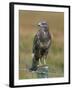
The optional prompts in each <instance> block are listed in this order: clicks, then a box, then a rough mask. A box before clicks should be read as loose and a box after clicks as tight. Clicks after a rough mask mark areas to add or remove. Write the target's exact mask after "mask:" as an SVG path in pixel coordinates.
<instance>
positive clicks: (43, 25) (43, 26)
mask: <svg viewBox="0 0 72 90" xmlns="http://www.w3.org/2000/svg"><path fill="white" fill-rule="evenodd" d="M38 26H39V28H40V30H46V29H48V24H47V22H46V21H40V22H39V23H38Z"/></svg>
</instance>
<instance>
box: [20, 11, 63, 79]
mask: <svg viewBox="0 0 72 90" xmlns="http://www.w3.org/2000/svg"><path fill="white" fill-rule="evenodd" d="M41 20H45V21H46V22H47V23H48V25H49V31H50V33H51V35H52V44H51V48H50V50H49V54H48V58H47V65H48V68H49V70H48V77H49V78H56V77H63V76H64V13H63V12H48V11H47V12H46V11H26V10H20V11H19V79H32V78H34V79H35V78H37V77H36V74H35V73H34V74H32V73H31V72H29V71H28V70H26V69H27V68H29V67H30V66H31V64H32V45H33V39H34V36H35V34H36V32H37V31H38V29H39V28H38V26H37V24H38V22H39V21H41Z"/></svg>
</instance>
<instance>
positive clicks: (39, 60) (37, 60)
mask: <svg viewBox="0 0 72 90" xmlns="http://www.w3.org/2000/svg"><path fill="white" fill-rule="evenodd" d="M38 26H39V30H38V32H37V33H36V35H35V37H34V40H33V48H32V53H33V54H32V67H31V68H30V70H32V71H36V70H37V68H38V65H42V64H44V65H45V64H46V59H47V55H48V51H49V48H50V46H51V34H50V32H49V27H48V24H47V23H46V22H45V21H41V22H39V23H38Z"/></svg>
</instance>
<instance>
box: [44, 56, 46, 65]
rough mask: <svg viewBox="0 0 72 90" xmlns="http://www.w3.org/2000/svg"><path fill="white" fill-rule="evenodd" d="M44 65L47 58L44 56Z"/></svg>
mask: <svg viewBox="0 0 72 90" xmlns="http://www.w3.org/2000/svg"><path fill="white" fill-rule="evenodd" d="M44 65H46V58H45V57H44Z"/></svg>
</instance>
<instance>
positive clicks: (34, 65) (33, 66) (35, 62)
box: [30, 57, 39, 71]
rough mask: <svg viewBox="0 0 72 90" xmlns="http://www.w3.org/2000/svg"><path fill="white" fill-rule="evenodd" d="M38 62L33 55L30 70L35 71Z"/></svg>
mask: <svg viewBox="0 0 72 90" xmlns="http://www.w3.org/2000/svg"><path fill="white" fill-rule="evenodd" d="M38 63H39V60H37V59H36V58H35V57H33V60H32V67H31V68H30V69H31V70H32V71H36V70H37V65H38Z"/></svg>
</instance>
